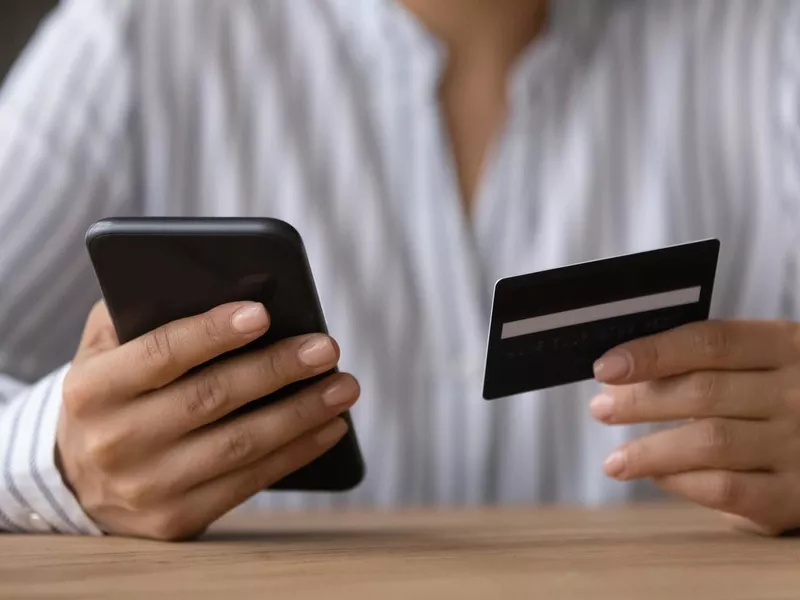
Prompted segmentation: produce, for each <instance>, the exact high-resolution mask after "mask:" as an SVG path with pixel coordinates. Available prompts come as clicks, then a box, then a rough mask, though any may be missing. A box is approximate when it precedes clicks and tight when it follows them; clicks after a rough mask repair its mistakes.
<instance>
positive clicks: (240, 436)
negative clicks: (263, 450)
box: [222, 425, 256, 464]
mask: <svg viewBox="0 0 800 600" xmlns="http://www.w3.org/2000/svg"><path fill="white" fill-rule="evenodd" d="M223 440H224V441H223V449H222V452H223V456H224V457H225V458H226V461H227V462H228V463H229V464H241V463H247V462H249V461H250V460H251V459H252V458H253V456H254V455H255V452H256V443H255V439H254V438H253V434H252V433H251V432H250V430H249V429H247V428H246V427H243V426H241V425H237V426H236V427H232V428H231V431H230V432H228V433H227V434H226V435H225V437H224V438H223Z"/></svg>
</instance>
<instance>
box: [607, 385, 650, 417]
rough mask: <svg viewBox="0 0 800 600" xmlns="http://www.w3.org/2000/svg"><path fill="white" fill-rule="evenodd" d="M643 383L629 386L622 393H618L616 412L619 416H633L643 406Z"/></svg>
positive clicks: (615, 403) (615, 404) (615, 400)
mask: <svg viewBox="0 0 800 600" xmlns="http://www.w3.org/2000/svg"><path fill="white" fill-rule="evenodd" d="M642 387H643V386H642V384H634V385H630V386H628V387H627V388H626V389H625V390H624V391H623V392H622V393H618V394H616V397H615V399H614V412H615V413H617V414H618V416H624V417H633V416H635V415H637V414H638V413H639V411H640V409H641V407H642V394H643V393H644V390H643V389H642Z"/></svg>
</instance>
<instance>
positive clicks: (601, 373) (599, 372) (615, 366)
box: [594, 350, 633, 381]
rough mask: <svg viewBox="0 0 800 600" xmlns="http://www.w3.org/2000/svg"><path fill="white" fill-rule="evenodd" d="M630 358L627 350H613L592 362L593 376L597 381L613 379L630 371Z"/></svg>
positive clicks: (619, 377)
mask: <svg viewBox="0 0 800 600" xmlns="http://www.w3.org/2000/svg"><path fill="white" fill-rule="evenodd" d="M632 362H633V361H632V360H631V358H630V356H629V355H628V353H627V352H623V351H620V350H615V351H613V352H609V353H608V354H606V355H605V356H603V357H602V358H601V359H600V360H598V361H597V362H596V363H594V376H595V377H596V378H597V379H598V380H599V381H615V380H617V379H621V378H622V377H625V375H627V374H628V373H630V371H631V366H632Z"/></svg>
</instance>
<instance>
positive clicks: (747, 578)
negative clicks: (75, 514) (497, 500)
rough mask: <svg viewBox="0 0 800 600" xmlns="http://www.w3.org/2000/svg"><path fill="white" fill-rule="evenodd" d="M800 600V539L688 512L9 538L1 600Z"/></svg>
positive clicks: (288, 516) (0, 548) (326, 521)
mask: <svg viewBox="0 0 800 600" xmlns="http://www.w3.org/2000/svg"><path fill="white" fill-rule="evenodd" d="M109 597H113V598H143V597H145V598H146V597H151V598H154V599H155V598H192V599H205V598H231V599H232V598H298V599H305V598H314V599H319V598H325V599H326V600H337V599H340V598H341V599H345V598H346V599H348V600H352V599H354V598H380V599H389V600H392V599H395V598H396V599H410V600H418V599H420V598H458V599H460V600H463V599H471V598H476V599H477V598H481V599H486V598H570V599H572V598H575V599H586V598H592V599H597V600H604V599H612V598H613V599H615V600H618V599H622V598H637V599H641V598H645V599H647V600H657V599H661V598H665V599H666V598H670V599H674V598H678V599H690V598H709V599H710V598H720V599H725V600H735V599H740V598H741V599H745V598H746V599H752V598H758V599H767V598H785V599H789V598H792V599H796V598H800V539H796V538H781V539H769V538H761V537H756V536H752V535H747V534H743V533H736V532H733V531H731V530H729V529H728V528H727V527H726V526H725V524H724V523H723V522H722V521H721V520H720V519H719V518H718V517H717V516H716V515H715V514H713V513H709V512H705V511H702V510H698V509H692V508H685V507H678V506H657V507H656V506H650V507H646V506H642V507H630V508H621V509H610V510H586V509H574V510H573V509H563V508H562V509H527V510H522V509H518V510H479V511H457V512H403V513H379V512H372V513H313V514H307V513H253V514H245V515H241V514H240V515H238V516H236V517H230V518H227V519H224V520H223V521H221V522H220V523H219V524H217V525H216V526H215V527H214V528H213V529H212V530H211V531H210V532H209V533H208V535H207V536H205V537H204V538H203V539H202V540H199V541H197V542H191V543H183V544H166V543H158V542H149V541H141V540H130V539H113V538H103V539H88V538H71V537H53V536H45V537H42V536H10V535H0V598H14V599H28V598H60V599H64V598H81V599H87V600H92V599H99V598H109Z"/></svg>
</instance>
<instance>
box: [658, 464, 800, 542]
mask: <svg viewBox="0 0 800 600" xmlns="http://www.w3.org/2000/svg"><path fill="white" fill-rule="evenodd" d="M655 482H656V483H657V484H658V485H659V486H660V487H661V488H662V489H663V490H665V491H666V492H669V493H671V494H675V495H677V496H681V497H683V498H686V499H687V500H691V501H692V502H696V503H697V504H700V505H701V506H705V507H707V508H713V509H715V510H719V511H722V512H724V513H728V514H732V515H738V516H739V517H743V518H745V519H748V520H749V521H751V522H752V523H754V524H755V526H756V527H758V528H760V529H761V531H762V532H763V533H769V534H777V533H780V532H783V531H787V530H789V529H793V528H795V527H797V526H798V524H800V520H799V519H798V518H797V503H798V500H800V499H798V497H797V493H796V492H795V491H794V489H795V487H794V485H792V482H791V481H789V480H788V479H787V477H786V476H785V475H778V474H772V473H740V472H735V471H723V470H708V471H694V472H691V473H680V474H676V475H668V476H666V477H660V478H657V479H656V480H655Z"/></svg>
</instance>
